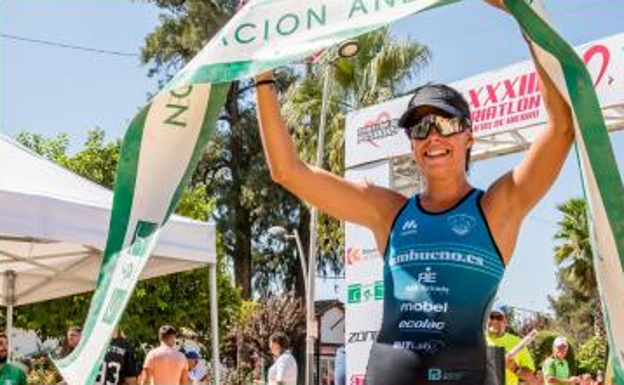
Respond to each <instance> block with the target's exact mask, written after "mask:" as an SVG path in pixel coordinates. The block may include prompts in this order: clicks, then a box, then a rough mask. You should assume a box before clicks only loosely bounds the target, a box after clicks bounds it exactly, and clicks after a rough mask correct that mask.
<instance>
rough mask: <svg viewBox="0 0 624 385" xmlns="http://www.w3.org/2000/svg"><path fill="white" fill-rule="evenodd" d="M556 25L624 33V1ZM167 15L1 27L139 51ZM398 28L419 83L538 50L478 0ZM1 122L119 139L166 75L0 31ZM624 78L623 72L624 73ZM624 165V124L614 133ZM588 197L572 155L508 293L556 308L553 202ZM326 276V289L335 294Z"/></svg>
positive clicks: (8, 19) (503, 166) (521, 250)
mask: <svg viewBox="0 0 624 385" xmlns="http://www.w3.org/2000/svg"><path fill="white" fill-rule="evenodd" d="M546 5H547V8H548V9H549V11H550V12H551V16H552V20H553V24H554V25H555V27H556V28H557V29H558V30H559V31H560V32H561V34H562V35H563V36H564V37H565V38H566V39H567V40H568V41H569V42H570V43H572V44H574V45H578V44H582V43H585V42H588V41H591V40H594V39H598V38H601V37H604V36H608V35H612V34H615V33H619V32H624V2H621V1H613V0H550V1H546ZM157 23H158V9H156V8H155V7H154V6H152V5H149V4H144V3H140V2H129V1H122V0H117V1H104V0H100V1H45V2H44V1H26V0H22V1H17V0H4V1H2V2H0V32H1V33H2V34H5V35H15V36H21V37H26V38H34V39H42V40H50V41H55V42H62V43H67V44H72V45H78V46H85V47H93V48H98V49H104V50H111V51H119V52H126V53H134V54H138V52H139V48H140V47H141V45H142V44H143V41H144V38H145V36H146V35H147V34H148V33H149V32H150V31H151V30H152V29H153V28H154V27H155V26H156V25H157ZM393 32H394V33H395V35H397V36H399V37H406V36H409V37H410V38H412V39H415V40H417V41H419V42H421V43H423V44H426V45H428V46H429V47H430V48H431V50H432V52H433V60H432V63H431V65H429V66H428V67H427V68H426V69H425V70H424V71H423V73H422V75H421V76H420V77H419V78H418V79H417V80H418V81H426V80H437V81H443V82H445V81H448V82H450V81H454V80H460V79H463V78H466V77H469V76H471V75H475V74H478V73H480V72H484V71H488V70H492V69H496V68H499V67H501V66H505V65H508V64H512V63H515V62H518V61H522V60H526V59H527V58H528V52H527V49H526V46H525V44H524V41H523V40H522V38H521V37H520V34H519V33H518V29H517V27H516V25H515V24H514V22H513V21H512V20H511V19H510V18H509V17H507V16H506V15H504V14H502V13H501V12H498V11H495V10H493V9H491V8H490V7H488V6H486V5H484V4H482V3H481V2H479V1H474V0H473V1H465V2H463V3H460V4H456V5H453V6H449V7H444V8H441V9H436V10H433V11H430V12H428V13H425V14H421V15H417V16H415V17H412V18H408V19H405V20H402V21H400V22H398V23H395V24H394V25H393ZM0 60H1V62H0V85H1V87H0V131H2V132H4V133H7V134H10V135H13V134H15V133H17V132H20V131H22V130H27V131H30V132H38V133H43V134H45V135H49V136H51V135H56V134H57V133H60V132H65V133H68V134H70V137H71V139H72V142H73V144H74V146H75V147H77V146H79V145H80V143H82V141H83V140H84V138H85V134H86V132H87V131H88V130H90V129H92V128H94V127H96V126H100V127H102V128H103V129H105V130H106V132H107V135H108V137H109V138H118V137H121V136H122V135H123V133H124V132H125V129H126V126H127V125H128V123H129V122H130V120H131V119H132V117H133V116H134V114H135V113H136V112H137V110H138V108H140V107H141V106H142V105H143V104H144V103H145V102H146V98H147V94H148V93H149V92H151V91H154V90H155V88H156V81H155V80H154V79H150V78H148V77H147V71H148V68H147V67H145V66H141V65H140V62H139V58H138V57H136V56H130V57H128V56H117V55H107V54H98V53H94V52H84V51H77V50H70V49H62V48H58V47H50V46H45V45H40V44H32V43H28V42H23V41H16V40H14V39H9V38H7V37H1V38H0ZM623 76H624V74H623ZM612 140H613V144H614V148H615V151H616V154H619V155H618V162H619V165H620V168H621V169H624V134H622V133H617V134H613V135H612ZM519 159H521V156H519V155H513V156H507V157H503V158H499V159H496V160H492V161H487V162H479V163H477V164H476V165H475V166H474V168H473V171H472V172H471V179H472V181H473V182H474V184H475V185H477V186H481V187H486V186H487V185H488V184H489V183H491V182H492V181H493V180H494V179H495V178H496V177H498V176H499V175H501V174H502V173H504V172H505V171H507V170H509V169H510V168H512V167H513V166H514V165H515V164H516V163H517V162H518V161H519ZM580 195H581V187H580V180H579V176H578V171H577V170H576V164H575V161H574V159H573V156H571V158H570V159H569V160H568V162H567V163H566V166H565V168H564V170H563V172H562V175H561V177H560V178H559V180H558V182H557V183H556V185H555V186H554V187H553V189H552V190H551V192H550V193H549V194H548V195H547V196H546V198H545V199H544V200H543V201H542V202H541V203H540V204H539V205H538V206H537V207H536V208H535V210H534V211H533V212H532V214H531V215H530V217H529V218H528V219H527V221H526V222H525V224H524V227H523V231H522V234H521V236H520V240H519V242H518V246H517V249H516V253H515V257H514V260H513V261H512V263H511V265H510V266H509V268H508V272H507V274H506V277H505V280H504V282H503V285H502V287H501V291H500V297H501V298H502V300H503V301H504V302H507V303H509V304H511V305H515V306H520V307H523V308H529V309H535V310H546V309H547V307H548V303H547V300H546V295H547V294H552V293H554V292H555V290H556V283H555V279H554V271H555V268H554V265H553V262H552V249H553V247H554V244H553V241H552V235H553V233H554V231H555V230H556V221H557V219H558V216H557V212H556V210H555V208H554V207H555V205H556V204H558V203H560V202H563V201H564V200H566V199H568V198H570V197H576V196H580ZM331 287H333V285H326V287H325V290H324V293H323V296H327V295H330V291H331V290H330V288H331Z"/></svg>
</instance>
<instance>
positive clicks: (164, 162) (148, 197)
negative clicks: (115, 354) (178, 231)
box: [55, 0, 624, 385]
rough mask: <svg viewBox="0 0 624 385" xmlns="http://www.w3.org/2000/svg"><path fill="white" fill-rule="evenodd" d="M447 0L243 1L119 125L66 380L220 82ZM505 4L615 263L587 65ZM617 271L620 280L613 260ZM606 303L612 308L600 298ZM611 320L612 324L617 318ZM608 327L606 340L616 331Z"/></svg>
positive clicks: (105, 323) (120, 291)
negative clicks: (103, 219)
mask: <svg viewBox="0 0 624 385" xmlns="http://www.w3.org/2000/svg"><path fill="white" fill-rule="evenodd" d="M457 1H458V0H310V1H306V2H303V3H302V2H297V1H293V0H255V1H254V0H252V1H250V2H248V3H247V4H246V5H245V6H244V7H242V8H241V10H240V11H239V12H238V13H237V14H236V15H235V16H234V17H233V18H232V19H231V20H230V21H229V22H228V23H227V25H225V26H224V28H223V29H222V30H221V31H220V32H219V33H217V35H216V36H215V37H214V38H213V39H212V40H211V41H210V42H209V43H208V44H207V45H206V46H205V47H204V48H203V49H202V50H201V51H200V53H199V54H198V55H197V56H196V57H195V58H193V59H192V60H191V61H190V62H189V63H188V64H187V65H186V66H185V67H184V68H183V69H182V70H181V71H180V73H178V74H177V75H176V76H175V77H174V79H173V80H172V81H171V82H170V83H169V84H168V85H167V86H166V87H165V88H164V89H163V90H162V91H161V92H159V93H158V94H157V96H156V97H155V98H154V99H153V100H152V101H151V102H150V103H149V104H148V105H147V106H146V107H144V108H143V109H142V110H141V112H140V113H139V114H138V115H137V116H136V117H135V118H134V120H133V121H132V123H131V125H130V127H129V128H128V131H127V133H126V136H125V139H124V144H123V146H122V152H121V158H120V164H119V168H118V174H117V184H116V186H115V195H114V202H113V212H112V215H111V221H110V226H109V236H108V241H107V245H106V250H105V253H104V254H105V255H104V260H103V263H102V268H101V271H100V274H99V277H98V280H97V285H96V291H95V294H94V297H93V299H92V302H91V307H90V309H89V314H88V316H87V320H86V323H85V327H84V333H83V338H82V339H81V341H80V344H79V345H78V347H77V348H76V349H75V350H74V351H73V352H72V354H70V355H69V356H68V357H66V358H63V359H61V360H58V361H55V364H56V365H57V367H58V368H59V371H60V372H61V374H62V375H63V377H64V378H65V380H66V381H67V382H68V383H69V384H71V385H74V384H76V385H86V384H93V383H94V382H95V380H96V378H97V376H98V371H99V368H100V362H101V360H102V358H103V355H104V353H105V350H106V346H107V343H108V341H109V339H110V337H111V333H112V331H113V329H114V327H115V326H116V325H117V323H118V322H119V320H120V318H121V315H122V314H123V311H124V309H125V307H126V305H127V302H128V300H129V299H130V297H131V294H132V290H133V289H134V286H135V285H136V282H137V279H138V277H139V275H140V273H141V270H142V269H143V267H144V266H145V262H146V260H147V258H148V257H149V255H150V253H151V250H152V249H153V246H154V244H155V243H156V241H157V238H158V233H159V231H160V229H161V228H162V227H163V226H164V224H165V223H166V221H167V219H168V217H169V215H170V214H171V212H172V211H173V209H174V208H175V206H176V204H177V202H178V200H179V198H180V195H181V193H182V191H183V189H184V186H185V185H186V183H187V181H188V179H189V178H190V176H191V174H192V172H193V170H194V167H195V166H196V164H197V162H198V160H199V158H200V156H201V154H202V151H203V148H204V146H205V144H206V142H207V141H208V140H209V138H210V135H211V133H212V131H213V129H214V127H215V124H216V120H217V118H218V115H219V113H220V111H221V108H222V106H223V104H224V102H225V97H226V94H227V91H228V87H229V84H228V82H231V81H233V80H236V79H242V78H247V77H250V76H253V75H255V74H257V73H260V72H263V71H266V70H269V69H272V68H275V67H278V66H282V65H285V64H288V63H290V62H292V61H297V60H301V59H303V58H305V57H307V56H309V55H310V54H312V53H314V52H318V51H319V50H321V49H324V48H328V47H331V46H333V45H335V44H337V43H339V42H341V41H343V40H346V39H349V38H353V37H356V36H358V35H361V34H363V33H366V32H369V31H372V30H374V29H377V28H379V27H381V26H383V25H385V24H388V23H391V22H393V21H395V20H398V19H400V18H403V17H406V16H409V15H412V14H415V13H418V12H421V11H424V10H427V9H431V8H435V7H439V6H443V5H448V4H451V3H455V2H457ZM505 3H506V5H507V7H508V8H509V9H510V11H511V12H512V13H513V14H514V16H515V17H516V18H517V19H518V21H519V22H520V24H521V25H522V27H523V29H524V31H525V34H526V35H527V36H529V37H530V38H531V39H532V40H533V41H534V44H535V49H536V50H537V51H538V56H539V57H540V60H541V61H542V63H543V65H544V67H545V68H546V69H547V71H548V72H549V74H550V75H551V77H552V78H553V79H554V80H555V82H556V83H557V84H558V86H559V89H560V90H561V91H562V93H564V94H565V95H566V97H567V98H568V100H569V101H570V104H571V106H572V108H573V110H574V115H575V118H576V122H577V130H578V131H579V133H577V135H578V136H579V137H581V139H580V142H581V143H580V144H579V148H581V149H582V151H584V153H585V154H587V161H586V162H585V163H586V164H585V165H584V175H585V176H586V178H587V181H588V183H587V185H588V186H589V187H588V191H589V195H590V196H592V197H593V200H592V201H591V202H592V204H591V209H592V213H593V217H594V219H595V221H596V222H595V223H597V224H599V225H600V226H602V227H600V230H601V231H600V233H601V238H599V239H598V241H597V244H598V245H602V246H601V247H602V248H603V249H604V251H609V252H612V254H607V253H605V252H601V253H600V255H602V256H603V257H605V256H608V255H613V256H614V257H613V258H614V259H616V260H617V262H618V263H620V261H619V258H618V257H617V255H618V254H617V253H618V252H619V253H620V254H621V253H622V250H623V248H622V242H624V234H622V226H621V225H619V227H618V224H617V221H616V219H617V218H620V219H621V218H624V215H623V214H624V210H622V209H623V208H624V204H623V203H624V202H623V198H622V196H621V191H622V185H621V181H620V179H619V175H618V172H617V168H616V167H615V163H614V160H613V154H612V152H610V151H609V150H610V148H611V147H610V144H609V142H608V137H607V134H606V129H605V128H604V122H603V121H602V117H601V116H600V111H599V107H598V104H597V102H596V97H595V93H594V91H593V88H592V87H591V80H590V79H589V76H588V74H587V71H586V70H585V68H584V67H583V66H577V62H578V63H581V64H582V62H581V61H580V60H579V59H578V56H577V55H576V54H575V53H574V51H572V50H571V49H570V47H569V46H568V45H567V44H565V42H563V40H561V39H560V38H559V37H558V36H557V35H556V34H555V33H554V32H553V31H552V30H551V29H550V28H549V27H548V25H547V24H546V23H545V22H544V21H543V19H542V18H540V17H539V16H537V14H536V13H535V12H534V11H532V9H531V7H530V6H528V5H526V4H525V3H524V2H523V0H506V1H505ZM587 84H589V87H586V85H587ZM580 95H582V98H581V97H580ZM585 136H587V137H585ZM597 157H600V159H597ZM616 176H617V177H616ZM618 183H619V184H618ZM618 188H619V190H618ZM608 193H610V195H609V194H608ZM594 195H595V196H594ZM617 236H619V237H617ZM617 242H619V243H617ZM603 249H601V251H603ZM613 258H612V259H613ZM617 271H618V272H619V273H620V280H621V278H622V277H621V272H622V270H621V266H620V269H619V270H617ZM374 290H375V289H374V283H373V293H374ZM618 290H619V289H618ZM619 293H620V298H619V299H613V302H614V303H617V302H618V301H622V296H621V294H622V293H624V290H621V291H619ZM606 297H608V296H605V297H603V298H606ZM607 302H608V301H607ZM620 307H621V308H622V306H620ZM607 308H608V309H611V305H610V304H609V303H608V304H607ZM611 319H612V322H622V319H623V318H621V317H620V318H611ZM614 329H615V331H614ZM610 330H611V331H612V332H613V331H614V333H617V332H619V333H624V328H622V327H620V328H619V331H618V330H617V328H615V325H614V327H613V328H611V329H610ZM614 333H612V335H614V336H615V339H616V342H617V341H621V340H619V339H618V338H617V337H618V336H617V335H615V334H614ZM619 346H620V347H621V346H624V344H620V345H619Z"/></svg>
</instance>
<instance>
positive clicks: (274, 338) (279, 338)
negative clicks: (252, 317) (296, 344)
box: [269, 332, 290, 350]
mask: <svg viewBox="0 0 624 385" xmlns="http://www.w3.org/2000/svg"><path fill="white" fill-rule="evenodd" d="M269 341H270V342H273V343H276V344H278V345H279V346H280V347H281V348H282V350H286V349H288V348H289V347H290V340H289V339H288V336H287V335H286V334H284V333H282V332H277V333H273V334H272V335H271V337H270V338H269Z"/></svg>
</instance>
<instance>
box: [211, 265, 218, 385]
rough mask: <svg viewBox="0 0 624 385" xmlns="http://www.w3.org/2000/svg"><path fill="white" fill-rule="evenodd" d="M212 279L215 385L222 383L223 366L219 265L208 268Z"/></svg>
mask: <svg viewBox="0 0 624 385" xmlns="http://www.w3.org/2000/svg"><path fill="white" fill-rule="evenodd" d="M208 270H209V272H210V273H209V274H210V279H209V285H210V326H211V327H212V365H213V373H214V381H213V383H214V384H215V385H219V384H220V383H221V365H220V362H221V360H220V356H219V314H218V306H217V305H218V304H217V265H216V264H214V265H210V266H209V267H208Z"/></svg>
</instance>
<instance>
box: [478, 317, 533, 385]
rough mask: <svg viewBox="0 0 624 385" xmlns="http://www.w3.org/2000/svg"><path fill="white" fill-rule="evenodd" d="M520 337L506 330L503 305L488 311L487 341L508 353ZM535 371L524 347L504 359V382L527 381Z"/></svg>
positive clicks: (507, 383)
mask: <svg viewBox="0 0 624 385" xmlns="http://www.w3.org/2000/svg"><path fill="white" fill-rule="evenodd" d="M519 342H520V337H518V336H516V335H514V334H511V333H509V332H507V312H506V309H505V307H504V306H502V305H496V306H494V307H493V308H492V310H491V311H490V317H489V321H488V329H487V343H488V345H490V346H499V347H502V348H503V349H505V353H506V354H507V353H509V352H510V351H511V350H512V349H513V348H514V347H515V346H516V345H518V343H519ZM534 372H535V364H534V363H533V359H532V358H531V354H530V353H529V350H528V349H527V348H526V347H525V348H524V349H522V350H521V351H520V352H519V353H518V354H516V356H515V357H509V356H507V357H506V359H505V384H506V385H517V384H518V382H519V380H522V381H525V382H527V381H529V380H531V378H532V377H533V373H534Z"/></svg>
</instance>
